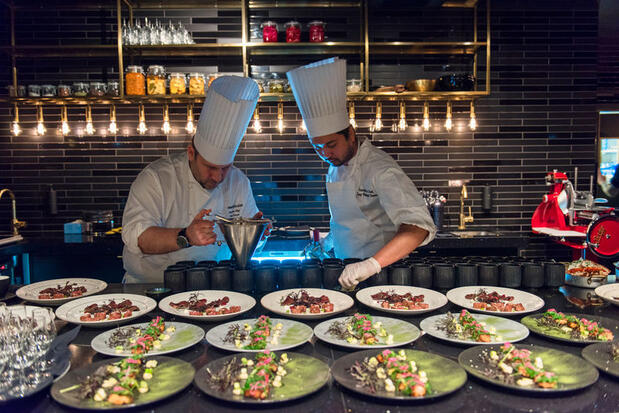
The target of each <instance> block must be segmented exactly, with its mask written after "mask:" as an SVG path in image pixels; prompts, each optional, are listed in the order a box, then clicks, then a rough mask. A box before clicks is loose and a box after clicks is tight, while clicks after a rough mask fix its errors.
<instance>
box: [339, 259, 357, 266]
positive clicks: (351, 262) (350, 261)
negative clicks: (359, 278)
mask: <svg viewBox="0 0 619 413" xmlns="http://www.w3.org/2000/svg"><path fill="white" fill-rule="evenodd" d="M359 261H362V259H361V258H344V261H343V262H342V263H343V264H344V266H347V265H348V264H354V263H355V262H359Z"/></svg>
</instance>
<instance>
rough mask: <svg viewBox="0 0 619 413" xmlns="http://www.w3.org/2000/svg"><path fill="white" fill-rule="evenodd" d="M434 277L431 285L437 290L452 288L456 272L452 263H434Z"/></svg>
mask: <svg viewBox="0 0 619 413" xmlns="http://www.w3.org/2000/svg"><path fill="white" fill-rule="evenodd" d="M433 267H434V279H433V281H432V285H433V286H434V288H437V289H439V290H447V289H450V288H454V287H455V285H456V272H455V270H454V266H453V265H452V264H434V266H433Z"/></svg>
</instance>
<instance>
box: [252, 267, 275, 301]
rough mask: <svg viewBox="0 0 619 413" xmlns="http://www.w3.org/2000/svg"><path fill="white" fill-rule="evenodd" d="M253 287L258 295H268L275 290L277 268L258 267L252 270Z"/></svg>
mask: <svg viewBox="0 0 619 413" xmlns="http://www.w3.org/2000/svg"><path fill="white" fill-rule="evenodd" d="M254 286H255V291H256V293H258V294H261V295H262V294H264V293H270V292H271V291H275V290H276V289H277V268H276V267H275V266H273V265H264V264H261V265H259V266H258V267H257V268H256V269H255V270H254Z"/></svg>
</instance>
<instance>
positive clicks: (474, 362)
mask: <svg viewBox="0 0 619 413" xmlns="http://www.w3.org/2000/svg"><path fill="white" fill-rule="evenodd" d="M458 363H460V365H461V366H462V367H464V369H465V370H466V371H467V372H468V373H469V374H471V375H473V376H475V377H477V378H478V379H480V380H483V381H485V382H488V383H492V384H494V385H497V386H501V387H506V388H509V389H513V390H519V391H524V392H533V393H557V392H565V391H574V390H578V389H582V388H585V387H588V386H591V385H592V384H593V383H595V382H596V381H597V379H598V377H599V373H598V371H597V369H596V368H595V367H593V366H592V365H591V364H589V363H588V362H586V361H585V360H583V359H581V358H580V357H578V356H575V355H573V354H570V353H566V352H564V351H559V350H555V349H552V348H547V347H542V346H536V345H531V344H515V345H514V344H511V343H505V344H495V345H492V346H476V347H471V348H469V349H466V350H464V351H463V352H462V353H460V355H459V356H458Z"/></svg>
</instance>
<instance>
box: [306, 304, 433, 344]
mask: <svg viewBox="0 0 619 413" xmlns="http://www.w3.org/2000/svg"><path fill="white" fill-rule="evenodd" d="M314 334H316V337H318V338H319V339H321V340H322V341H324V342H326V343H329V344H334V345H336V346H342V347H348V348H355V349H367V348H388V347H399V346H404V345H406V344H408V343H412V342H413V341H415V340H417V339H418V338H419V336H420V335H421V332H420V331H419V329H418V328H417V327H415V326H414V325H413V324H411V323H408V322H406V321H402V320H398V319H395V318H388V317H373V316H371V315H369V314H359V313H355V314H354V315H352V316H350V317H339V318H334V319H332V320H327V321H323V322H322V323H320V324H318V325H317V326H316V327H315V328H314Z"/></svg>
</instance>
